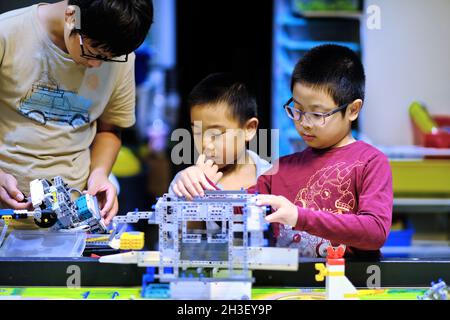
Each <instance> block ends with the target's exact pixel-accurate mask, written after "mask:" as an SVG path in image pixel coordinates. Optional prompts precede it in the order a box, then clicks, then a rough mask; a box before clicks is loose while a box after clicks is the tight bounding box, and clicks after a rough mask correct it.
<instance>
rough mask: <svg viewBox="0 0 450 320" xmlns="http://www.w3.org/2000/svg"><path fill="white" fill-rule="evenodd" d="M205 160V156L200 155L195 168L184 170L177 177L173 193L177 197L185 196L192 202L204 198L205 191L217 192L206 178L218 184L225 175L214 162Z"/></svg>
mask: <svg viewBox="0 0 450 320" xmlns="http://www.w3.org/2000/svg"><path fill="white" fill-rule="evenodd" d="M205 160H206V157H205V155H200V157H199V158H198V160H197V164H196V165H195V166H192V167H189V168H187V169H184V170H183V171H181V172H180V173H179V174H178V175H177V176H176V177H175V180H174V182H173V191H174V192H175V194H176V195H177V196H179V197H182V196H185V197H186V199H188V200H192V199H193V198H194V197H198V196H201V197H203V196H204V195H205V192H204V190H216V189H215V188H214V187H213V186H212V185H211V184H210V183H209V182H208V180H207V179H206V177H208V179H209V180H211V181H212V182H213V183H217V181H219V180H220V178H222V175H223V174H222V172H219V167H218V166H217V165H215V164H214V162H213V161H212V160H208V161H205ZM205 176H206V177H205Z"/></svg>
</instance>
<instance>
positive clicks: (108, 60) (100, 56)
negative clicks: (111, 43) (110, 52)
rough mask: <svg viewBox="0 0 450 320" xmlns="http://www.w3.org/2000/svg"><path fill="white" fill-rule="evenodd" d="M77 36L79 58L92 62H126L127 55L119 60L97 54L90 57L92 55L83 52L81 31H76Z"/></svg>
mask: <svg viewBox="0 0 450 320" xmlns="http://www.w3.org/2000/svg"><path fill="white" fill-rule="evenodd" d="M77 32H78V35H79V36H80V47H81V57H82V58H86V59H94V60H101V61H105V62H122V63H123V62H128V54H126V55H124V56H122V57H119V58H111V59H110V58H107V57H105V56H103V55H101V54H97V55H92V54H87V53H86V52H85V51H84V45H83V36H82V35H81V30H77Z"/></svg>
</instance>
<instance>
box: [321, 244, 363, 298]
mask: <svg viewBox="0 0 450 320" xmlns="http://www.w3.org/2000/svg"><path fill="white" fill-rule="evenodd" d="M344 253H345V246H343V245H340V246H339V247H337V248H333V247H331V246H329V247H328V248H327V254H328V255H327V263H326V267H325V265H324V264H323V263H317V264H316V270H318V271H319V273H318V274H317V275H316V281H319V282H321V281H323V280H324V278H325V277H326V284H325V288H326V297H327V299H329V300H347V299H358V291H357V290H356V288H355V287H354V286H353V284H352V283H351V282H350V280H348V278H347V277H346V276H345V259H344V258H343V257H344Z"/></svg>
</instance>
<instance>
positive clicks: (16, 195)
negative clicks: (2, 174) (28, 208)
mask: <svg viewBox="0 0 450 320" xmlns="http://www.w3.org/2000/svg"><path fill="white" fill-rule="evenodd" d="M5 180H6V181H5V189H6V192H8V194H9V195H10V197H11V198H12V199H15V200H17V201H19V202H21V201H23V199H25V197H24V195H23V194H22V192H20V190H19V189H17V180H16V179H14V178H13V177H12V176H10V175H8V176H7V177H6V179H5Z"/></svg>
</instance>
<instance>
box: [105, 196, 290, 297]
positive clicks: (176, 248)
mask: <svg viewBox="0 0 450 320" xmlns="http://www.w3.org/2000/svg"><path fill="white" fill-rule="evenodd" d="M254 201H255V196H254V195H253V194H247V193H246V192H245V191H208V192H206V193H205V196H204V197H201V198H200V197H199V198H196V199H194V200H193V201H186V199H184V198H178V197H176V196H171V195H169V194H165V195H164V196H163V197H161V198H160V199H159V200H158V202H157V204H156V205H155V207H154V210H155V211H154V212H130V213H128V214H127V215H126V216H117V217H115V218H114V220H113V224H115V225H117V229H116V233H115V234H114V233H113V234H112V235H111V237H113V238H116V239H118V238H120V233H121V230H123V228H122V227H121V225H124V224H125V225H126V224H127V223H136V222H137V221H139V220H147V221H148V223H151V224H157V225H158V226H159V251H156V252H151V251H147V252H145V251H137V252H135V251H131V252H126V253H122V254H117V255H111V256H104V257H101V258H100V262H102V263H133V264H137V265H138V266H142V267H147V268H149V269H151V270H153V269H155V271H150V276H148V275H147V278H146V280H144V284H143V296H144V297H152V290H149V289H151V288H153V287H152V284H151V282H152V281H153V279H158V280H159V282H160V283H166V284H168V285H169V290H168V291H169V297H170V298H172V299H250V298H251V286H252V283H253V281H254V279H253V278H252V273H251V271H252V270H257V269H259V270H289V271H296V270H297V269H298V250H297V249H292V248H272V247H264V245H265V241H264V240H265V239H264V230H265V229H266V226H267V224H266V222H265V219H264V217H265V215H266V210H267V209H268V208H265V207H259V206H257V205H256V204H255V202H254ZM190 222H205V223H206V224H207V225H208V224H212V223H215V227H214V228H206V230H198V229H197V230H196V229H194V228H191V227H190ZM112 241H114V240H112ZM120 241H122V239H120ZM121 247H122V244H121ZM156 268H157V271H156ZM149 269H148V270H149Z"/></svg>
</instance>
